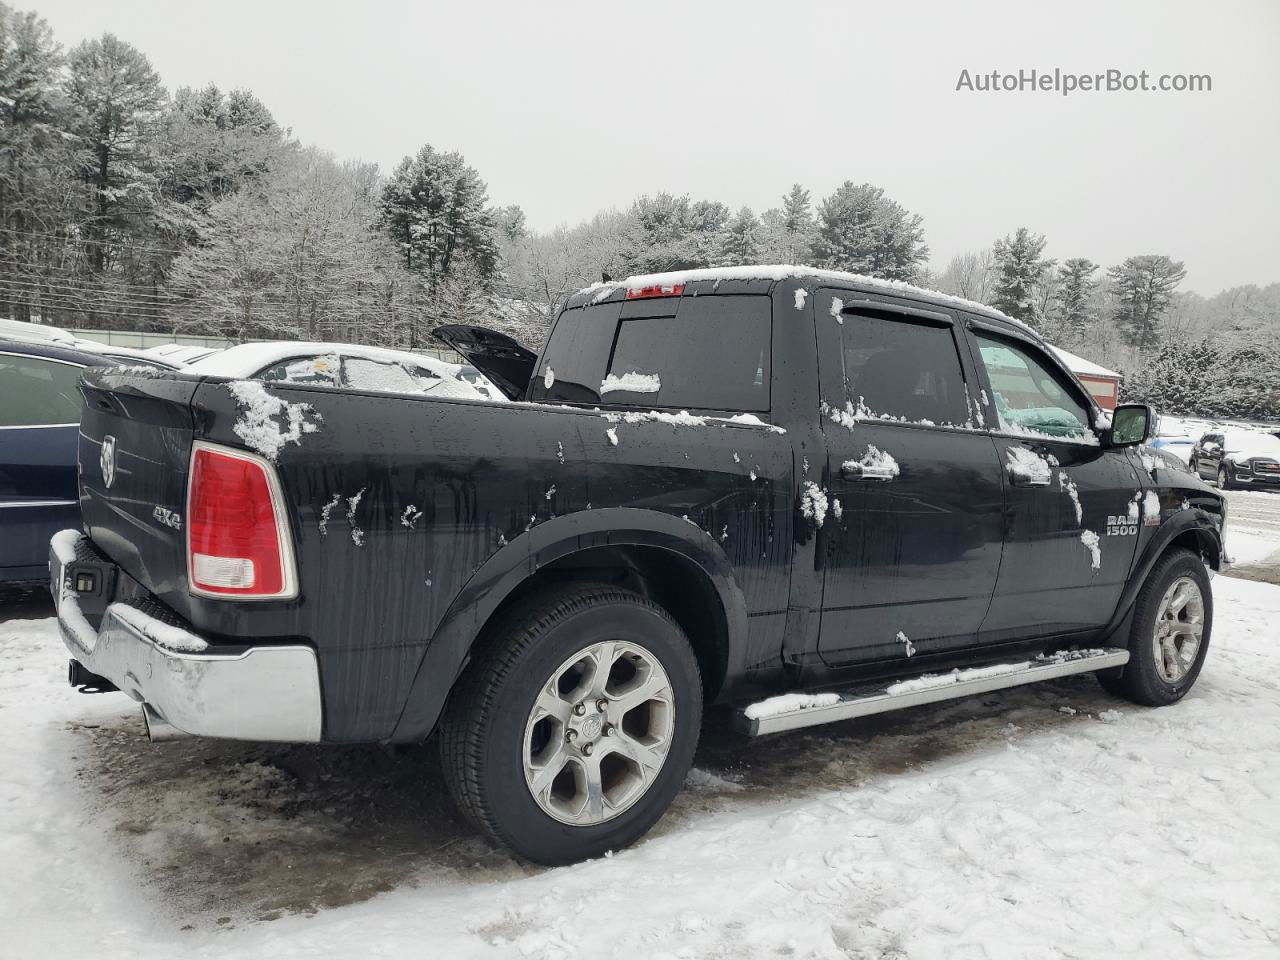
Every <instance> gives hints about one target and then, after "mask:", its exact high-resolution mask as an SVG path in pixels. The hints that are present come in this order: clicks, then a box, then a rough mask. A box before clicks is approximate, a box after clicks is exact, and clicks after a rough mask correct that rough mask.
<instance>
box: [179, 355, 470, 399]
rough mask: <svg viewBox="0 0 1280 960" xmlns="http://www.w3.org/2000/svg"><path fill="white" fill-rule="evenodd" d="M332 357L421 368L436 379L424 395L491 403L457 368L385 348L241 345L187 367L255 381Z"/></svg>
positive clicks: (395, 387)
mask: <svg viewBox="0 0 1280 960" xmlns="http://www.w3.org/2000/svg"><path fill="white" fill-rule="evenodd" d="M334 355H336V356H340V357H348V358H363V359H366V360H379V361H382V362H383V363H397V364H402V365H405V366H415V367H421V368H424V369H426V370H429V371H430V372H431V373H433V374H434V375H435V376H436V377H438V378H439V379H438V380H436V381H435V382H434V385H433V388H432V389H429V390H427V391H425V392H429V393H434V394H437V395H438V396H449V397H457V398H460V399H466V400H489V399H493V398H491V397H486V396H485V394H483V393H482V392H481V391H480V390H478V389H477V388H476V387H475V386H473V385H472V384H471V383H469V382H468V381H467V380H464V379H463V378H462V377H461V376H460V375H459V374H460V372H461V370H462V365H461V364H457V363H448V362H447V361H444V360H437V359H436V358H435V357H426V356H423V355H422V354H420V353H409V352H408V351H405V350H388V349H386V348H385V347H367V346H363V345H361V344H354V343H323V342H317V341H306V340H281V341H270V342H267V343H242V344H240V345H238V346H235V347H228V348H227V349H226V350H223V351H222V352H221V353H217V354H214V355H213V356H211V357H206V358H204V359H202V360H197V361H195V362H193V363H191V364H189V367H190V369H191V370H192V371H193V372H195V373H200V374H206V375H209V376H215V377H255V376H257V375H258V374H259V373H261V372H262V371H263V370H265V369H267V368H268V367H272V366H275V365H276V364H277V363H281V362H282V361H285V360H294V359H303V358H307V357H324V356H334ZM379 388H384V389H388V390H391V391H392V392H397V390H398V389H399V388H398V387H397V386H395V385H394V384H393V383H392V382H388V383H387V384H386V386H385V387H381V385H380V387H379Z"/></svg>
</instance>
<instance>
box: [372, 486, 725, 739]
mask: <svg viewBox="0 0 1280 960" xmlns="http://www.w3.org/2000/svg"><path fill="white" fill-rule="evenodd" d="M603 546H645V547H656V548H658V549H662V550H668V551H670V552H672V553H675V554H678V555H679V556H681V557H683V558H684V559H686V560H689V561H690V562H692V563H693V564H695V565H696V566H697V567H698V568H699V569H700V570H702V572H703V573H704V574H706V576H707V577H708V579H709V580H710V581H711V584H712V586H713V587H714V588H715V590H716V593H717V594H718V595H719V597H720V603H721V606H722V607H723V609H724V615H725V625H726V627H727V634H728V659H729V663H728V670H729V673H730V674H732V673H733V672H735V670H740V669H741V668H742V667H743V664H742V663H741V662H740V661H741V660H742V658H743V657H744V656H745V651H746V648H747V645H746V637H747V609H746V599H745V597H744V596H743V593H742V589H741V587H740V586H739V585H738V582H737V579H736V577H735V575H734V571H733V566H732V564H731V563H730V562H729V558H728V557H727V556H726V555H725V553H724V551H723V550H722V549H721V547H720V545H719V544H718V543H716V542H715V540H714V539H713V538H712V537H711V535H710V534H708V533H707V532H706V531H704V530H702V528H700V527H698V526H696V525H694V524H692V523H690V522H689V521H687V520H684V519H681V518H680V517H674V516H672V515H671V514H667V513H659V512H657V511H652V510H640V509H635V508H631V507H609V508H602V509H598V510H582V511H578V512H576V513H571V514H566V515H565V516H561V517H555V518H553V519H551V520H547V521H544V522H542V523H539V524H537V525H535V526H534V527H532V528H530V529H529V530H527V531H525V532H524V533H522V534H521V535H520V536H518V537H516V538H515V539H514V540H512V541H510V542H509V543H508V544H507V545H506V546H505V547H503V548H502V549H501V550H499V551H498V552H497V553H495V554H493V555H492V556H491V557H490V558H489V559H488V560H486V561H485V562H484V563H483V564H482V565H481V566H480V568H479V569H478V570H476V572H475V573H474V574H473V575H472V576H471V578H470V579H469V580H468V581H467V583H466V585H465V586H464V587H463V588H462V590H461V591H459V593H458V595H457V596H456V597H455V598H454V600H453V603H451V604H450V605H449V609H448V611H447V612H446V613H445V615H444V618H443V619H442V620H441V621H440V624H439V626H438V627H437V628H436V630H435V633H434V634H433V635H432V636H431V638H430V639H429V640H428V641H427V644H426V648H425V650H424V652H423V655H422V659H421V660H420V661H419V663H418V668H417V671H416V673H415V674H414V678H413V683H412V684H411V685H410V688H409V693H408V696H407V697H406V699H405V703H404V706H403V708H402V710H401V713H400V719H399V720H398V721H397V723H396V727H395V730H394V731H393V733H392V735H391V737H390V740H391V741H392V742H395V743H416V742H420V741H422V740H424V739H426V738H427V737H428V736H429V735H430V734H431V731H432V730H433V729H434V728H435V725H436V722H437V721H438V720H439V718H440V714H441V712H442V711H443V709H444V704H445V701H446V700H447V699H448V696H449V691H450V690H452V689H453V685H454V683H455V682H456V681H457V679H458V677H459V676H460V675H461V674H462V671H463V670H464V669H466V666H467V664H468V663H469V662H470V659H471V648H472V646H473V644H474V643H475V641H476V638H477V637H478V636H479V634H480V631H481V630H482V629H483V628H484V626H485V624H486V623H488V622H489V619H490V618H491V617H492V616H493V614H494V612H495V611H497V609H498V608H499V607H500V606H501V605H502V603H503V601H505V600H506V599H507V598H508V597H509V596H510V595H511V593H512V592H513V591H514V590H515V589H516V588H517V587H519V586H520V585H521V584H522V583H524V582H525V581H526V580H527V579H528V578H529V577H531V576H533V575H534V574H535V573H537V572H538V570H540V569H541V568H543V567H545V566H547V565H548V564H550V563H552V562H554V561H556V560H559V559H561V558H563V557H567V556H570V555H571V554H574V553H579V552H581V551H583V550H589V549H591V548H593V547H603Z"/></svg>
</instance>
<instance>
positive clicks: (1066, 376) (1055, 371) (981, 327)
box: [967, 318, 1099, 449]
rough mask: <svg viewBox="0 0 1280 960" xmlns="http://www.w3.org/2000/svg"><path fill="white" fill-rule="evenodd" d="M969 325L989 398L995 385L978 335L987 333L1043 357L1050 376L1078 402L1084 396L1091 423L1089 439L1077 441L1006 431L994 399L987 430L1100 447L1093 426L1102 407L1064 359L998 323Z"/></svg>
mask: <svg viewBox="0 0 1280 960" xmlns="http://www.w3.org/2000/svg"><path fill="white" fill-rule="evenodd" d="M967 327H968V331H969V334H970V336H971V338H972V347H971V349H972V351H973V362H974V364H975V366H976V367H977V368H978V375H979V376H980V377H982V379H983V382H984V384H985V386H984V389H985V390H987V391H988V396H989V397H992V398H994V397H995V387H993V386H992V384H991V375H990V372H989V371H988V370H987V364H986V361H985V360H983V359H982V346H981V344H980V343H979V342H978V335H979V334H983V335H988V336H991V337H993V338H994V339H997V340H1005V341H1007V342H1009V343H1012V344H1016V345H1017V346H1018V347H1019V348H1020V349H1023V350H1028V351H1029V352H1031V353H1032V354H1033V355H1038V356H1039V357H1041V358H1044V359H1045V360H1047V361H1048V362H1047V363H1046V364H1044V365H1045V366H1046V367H1047V369H1048V370H1049V373H1050V375H1051V376H1054V377H1055V379H1057V380H1058V381H1059V384H1058V385H1059V386H1061V387H1063V389H1064V391H1065V392H1067V393H1068V394H1069V395H1070V396H1073V397H1075V398H1076V400H1077V402H1079V400H1080V397H1081V396H1082V395H1083V396H1084V398H1085V399H1084V402H1083V403H1082V404H1081V406H1083V407H1084V410H1085V415H1086V416H1087V417H1088V422H1087V423H1086V424H1085V429H1086V430H1087V431H1088V433H1087V434H1086V437H1087V439H1079V440H1075V439H1071V438H1069V437H1050V436H1047V435H1046V436H1043V437H1041V436H1029V435H1027V434H1022V433H1012V432H1010V431H1008V430H1006V429H1005V428H1004V425H1003V424H1002V423H1001V422H1000V411H999V409H998V408H997V407H996V405H995V403H994V400H993V402H992V403H990V404H989V405H988V407H989V409H990V411H991V414H992V416H994V418H995V419H994V425H993V426H991V427H988V431H989V432H990V434H991V435H992V436H993V437H1001V438H1004V439H1007V440H1020V441H1023V442H1028V441H1029V442H1032V443H1069V444H1074V445H1075V446H1078V447H1089V448H1092V449H1097V448H1098V445H1099V437H1098V431H1097V430H1096V429H1095V427H1094V423H1095V422H1096V419H1097V412H1098V409H1099V408H1098V407H1097V406H1096V405H1095V404H1094V403H1093V399H1092V397H1091V396H1090V395H1089V392H1088V391H1087V390H1084V389H1083V388H1082V387H1081V385H1080V383H1079V382H1078V381H1077V380H1076V378H1075V375H1074V374H1073V373H1072V372H1071V371H1070V370H1068V369H1067V368H1066V367H1065V366H1064V365H1063V364H1062V362H1061V361H1059V360H1058V359H1057V357H1055V356H1053V355H1052V353H1051V351H1049V350H1046V349H1044V348H1043V347H1042V346H1040V344H1037V343H1036V342H1034V341H1033V340H1031V339H1030V338H1028V337H1023V336H1019V335H1018V334H1016V333H1013V332H1012V331H1008V330H1002V329H1000V328H999V327H997V326H995V324H989V323H982V322H980V321H975V320H974V319H973V318H970V319H969V321H968V323H967ZM1063 380H1065V383H1064V382H1062V381H1063Z"/></svg>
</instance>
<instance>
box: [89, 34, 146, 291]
mask: <svg viewBox="0 0 1280 960" xmlns="http://www.w3.org/2000/svg"><path fill="white" fill-rule="evenodd" d="M66 92H67V97H68V99H69V100H70V103H71V107H72V125H73V131H74V133H75V135H76V137H77V138H78V140H79V142H80V145H81V150H80V167H81V172H82V175H83V177H84V179H85V182H86V183H87V184H88V185H89V187H90V191H91V204H92V207H91V212H90V213H89V215H88V216H87V217H86V218H85V226H86V228H87V229H88V232H89V235H90V237H91V239H92V241H93V242H92V245H91V247H90V259H91V263H92V265H93V270H94V272H95V273H101V272H102V271H103V269H104V268H105V267H106V265H107V261H108V257H109V256H110V253H111V250H110V249H109V245H110V244H111V243H112V241H113V239H115V240H120V241H124V240H126V239H127V238H128V237H129V236H130V235H135V234H138V233H141V232H145V221H146V219H147V217H148V215H149V214H150V212H151V211H152V209H153V207H154V205H155V203H156V200H157V197H158V193H159V191H158V183H159V182H158V178H157V176H156V173H157V169H156V166H157V165H156V152H155V140H154V138H153V134H154V133H155V131H156V129H157V126H158V124H159V121H160V111H161V107H162V105H163V104H164V97H165V92H164V88H163V87H162V86H161V85H160V77H159V76H158V75H157V74H156V72H155V70H154V69H152V66H151V62H150V61H149V60H148V59H147V58H146V56H145V55H144V54H143V53H142V52H141V51H140V50H138V49H137V48H135V47H133V46H130V45H129V44H127V43H125V42H124V41H123V40H120V39H119V38H117V37H116V36H114V35H113V34H110V33H106V34H103V35H102V36H101V37H98V38H95V39H92V40H86V41H84V42H83V43H81V44H80V45H79V46H77V47H76V48H75V49H74V50H72V51H71V54H70V55H69V56H68V58H67V81H66Z"/></svg>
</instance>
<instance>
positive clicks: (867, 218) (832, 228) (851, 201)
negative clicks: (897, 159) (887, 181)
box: [812, 180, 929, 280]
mask: <svg viewBox="0 0 1280 960" xmlns="http://www.w3.org/2000/svg"><path fill="white" fill-rule="evenodd" d="M922 223H923V220H922V218H921V217H920V215H919V214H914V213H910V212H909V211H908V210H907V209H906V208H904V207H903V206H902V205H901V204H899V203H898V202H896V201H894V200H891V199H890V198H888V197H886V196H885V195H884V190H882V189H881V188H880V187H876V186H873V185H871V184H869V183H863V184H854V183H853V182H852V181H847V180H846V181H845V182H844V183H843V184H841V185H840V186H839V187H837V188H836V190H835V192H834V193H832V194H831V196H829V197H827V198H826V199H825V200H823V201H822V203H821V205H820V206H819V207H818V223H817V237H816V239H815V240H814V243H813V249H812V253H813V258H814V261H815V262H816V264H817V265H818V266H822V267H828V268H831V269H834V270H849V271H852V272H854V273H863V274H867V275H869V276H873V277H882V278H884V279H886V280H911V279H913V277H914V276H915V274H916V271H917V270H918V269H919V267H920V265H921V264H923V263H925V262H926V261H927V260H928V258H929V248H928V246H927V245H926V244H925V242H924V228H923V226H922Z"/></svg>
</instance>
